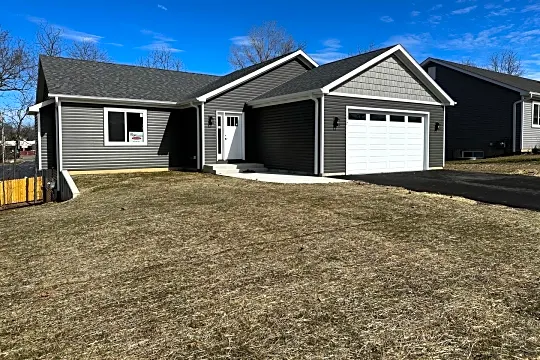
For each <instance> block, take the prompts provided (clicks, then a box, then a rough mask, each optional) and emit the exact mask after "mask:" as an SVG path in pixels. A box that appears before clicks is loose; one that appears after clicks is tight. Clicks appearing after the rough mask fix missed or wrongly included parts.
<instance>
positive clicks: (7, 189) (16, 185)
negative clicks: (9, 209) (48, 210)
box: [0, 176, 43, 206]
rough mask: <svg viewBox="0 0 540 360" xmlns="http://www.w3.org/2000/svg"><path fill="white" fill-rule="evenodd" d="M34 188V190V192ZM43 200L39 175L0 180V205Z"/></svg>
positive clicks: (41, 181) (41, 182)
mask: <svg viewBox="0 0 540 360" xmlns="http://www.w3.org/2000/svg"><path fill="white" fill-rule="evenodd" d="M34 189H36V192H35V193H34ZM34 200H36V201H41V200H43V179H42V177H41V176H39V177H37V180H36V179H34V178H24V179H15V180H4V181H0V206H4V205H12V204H19V203H25V202H26V203H27V202H32V201H34Z"/></svg>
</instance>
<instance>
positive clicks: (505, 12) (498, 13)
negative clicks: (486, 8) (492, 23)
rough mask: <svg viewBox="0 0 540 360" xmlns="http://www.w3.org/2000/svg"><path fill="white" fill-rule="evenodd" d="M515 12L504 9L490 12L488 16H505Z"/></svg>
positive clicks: (514, 9) (511, 9)
mask: <svg viewBox="0 0 540 360" xmlns="http://www.w3.org/2000/svg"><path fill="white" fill-rule="evenodd" d="M515 11H516V8H504V9H500V10H494V11H491V12H490V13H489V14H488V16H507V15H510V14H512V13H513V12H515Z"/></svg>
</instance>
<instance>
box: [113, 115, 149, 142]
mask: <svg viewBox="0 0 540 360" xmlns="http://www.w3.org/2000/svg"><path fill="white" fill-rule="evenodd" d="M104 118H105V124H104V125H105V145H107V146H117V145H119V146H121V145H133V146H141V145H146V144H147V142H146V136H147V134H146V128H147V123H146V121H147V112H146V110H138V109H112V108H105V109H104Z"/></svg>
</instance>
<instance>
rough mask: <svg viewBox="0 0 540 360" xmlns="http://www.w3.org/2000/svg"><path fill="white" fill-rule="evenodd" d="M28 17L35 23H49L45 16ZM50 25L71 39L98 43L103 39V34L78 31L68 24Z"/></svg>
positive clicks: (62, 35) (64, 36)
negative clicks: (67, 25)
mask: <svg viewBox="0 0 540 360" xmlns="http://www.w3.org/2000/svg"><path fill="white" fill-rule="evenodd" d="M26 19H27V20H28V21H30V22H33V23H34V24H48V22H47V20H45V19H44V18H40V17H36V16H27V17H26ZM48 25H50V26H52V27H54V28H56V29H58V30H60V31H61V34H60V36H61V37H63V38H66V39H69V40H73V41H86V42H93V43H97V42H99V41H100V40H101V39H103V36H99V35H95V34H90V33H87V32H83V31H77V30H74V29H72V28H69V27H66V26H62V25H57V24H48Z"/></svg>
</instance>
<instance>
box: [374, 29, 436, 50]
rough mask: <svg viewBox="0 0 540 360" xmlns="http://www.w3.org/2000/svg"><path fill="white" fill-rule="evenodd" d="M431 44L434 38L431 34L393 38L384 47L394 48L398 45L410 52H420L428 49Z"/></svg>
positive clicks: (395, 36)
mask: <svg viewBox="0 0 540 360" xmlns="http://www.w3.org/2000/svg"><path fill="white" fill-rule="evenodd" d="M431 42H432V38H431V34H429V33H421V34H403V35H394V36H391V37H390V38H389V39H388V40H386V41H385V42H384V43H383V45H384V46H392V45H396V44H401V45H402V46H403V47H405V48H406V49H407V50H409V51H418V50H422V49H424V48H426V47H428V46H429V44H430V43H431Z"/></svg>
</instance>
